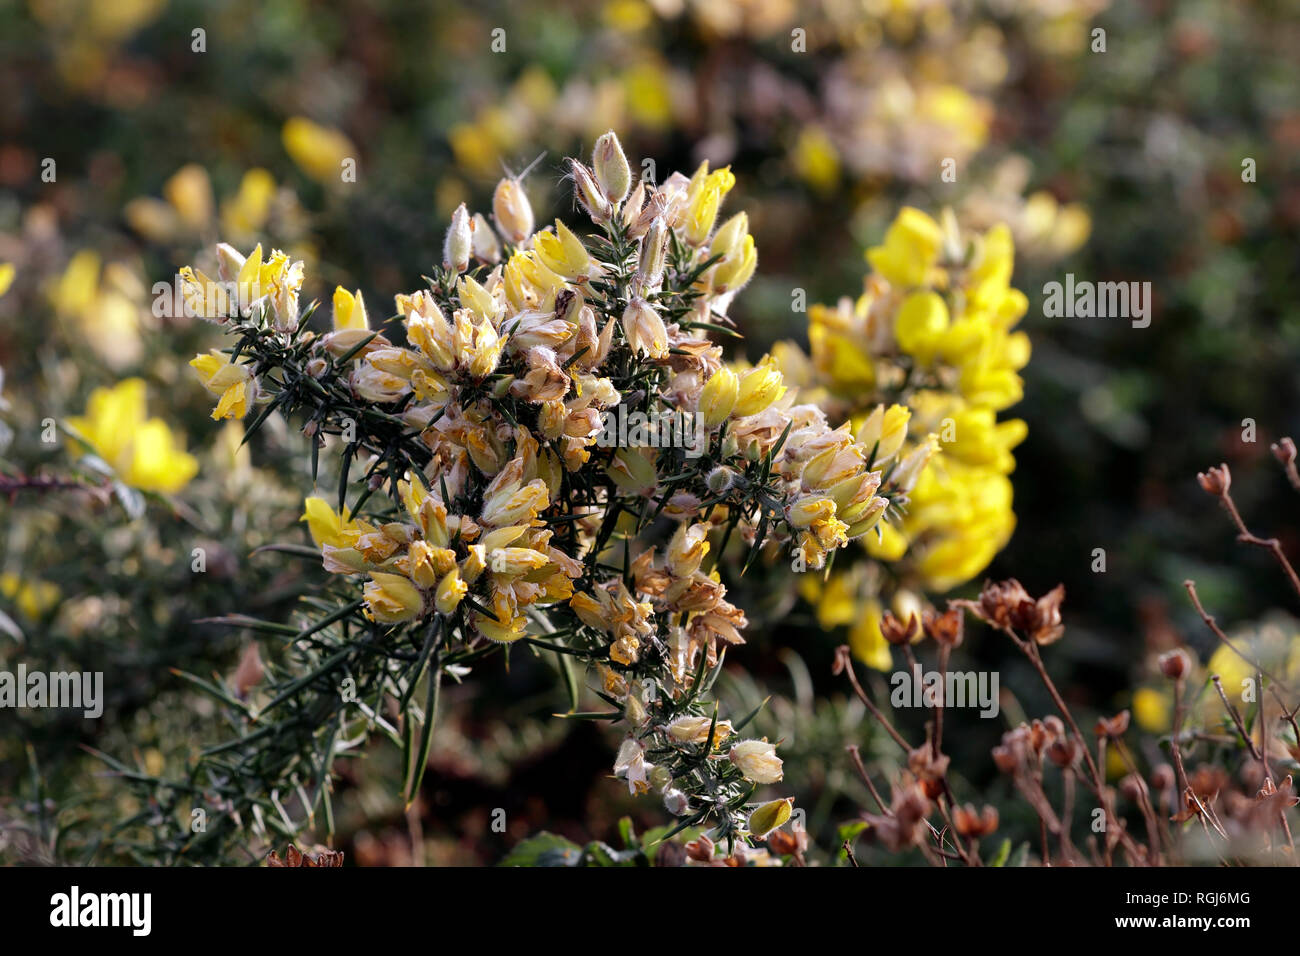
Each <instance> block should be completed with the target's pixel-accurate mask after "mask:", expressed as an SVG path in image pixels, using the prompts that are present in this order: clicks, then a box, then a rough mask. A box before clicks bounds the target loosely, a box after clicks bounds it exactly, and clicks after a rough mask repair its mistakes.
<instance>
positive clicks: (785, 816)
mask: <svg viewBox="0 0 1300 956" xmlns="http://www.w3.org/2000/svg"><path fill="white" fill-rule="evenodd" d="M793 806H794V797H786V798H785V799H783V800H773V801H772V802H771V803H765V804H763V805H762V806H761V807H759V808H758V809H756V810H755V811H754V812H753V813H751V814H750V815H749V832H750V835H751V836H755V837H764V836H767V835H768V834H769V833H771V832H772V831H773V830H776V829H778V828H780V827H783V826H785V824H786V823H788V822H789V820H790V815H791V813H792V812H793V810H792V808H793Z"/></svg>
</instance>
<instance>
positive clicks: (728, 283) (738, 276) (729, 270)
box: [709, 236, 758, 294]
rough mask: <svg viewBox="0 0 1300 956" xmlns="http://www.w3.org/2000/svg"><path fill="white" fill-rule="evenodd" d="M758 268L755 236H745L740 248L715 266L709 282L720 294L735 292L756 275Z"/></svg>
mask: <svg viewBox="0 0 1300 956" xmlns="http://www.w3.org/2000/svg"><path fill="white" fill-rule="evenodd" d="M757 268H758V252H757V250H756V249H755V248H754V237H753V236H745V237H744V239H742V240H741V242H740V248H739V249H737V250H736V251H735V252H733V253H732V254H731V255H729V256H727V258H726V259H724V260H722V261H721V262H719V263H718V264H717V265H716V266H714V267H713V274H712V276H710V279H709V282H710V285H711V286H712V287H713V291H714V292H716V293H718V294H721V293H723V292H734V291H735V290H737V289H740V288H742V287H743V286H744V285H745V284H746V283H747V282H749V280H750V279H752V278H753V277H754V271H755V270H756V269H757Z"/></svg>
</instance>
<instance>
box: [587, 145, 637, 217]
mask: <svg viewBox="0 0 1300 956" xmlns="http://www.w3.org/2000/svg"><path fill="white" fill-rule="evenodd" d="M591 168H592V169H593V170H594V171H595V173H596V181H597V182H598V183H600V188H601V190H602V191H603V192H604V193H605V198H606V199H608V200H609V201H610V202H611V203H613V204H614V205H618V204H619V203H621V202H622V201H623V200H624V199H626V198H627V194H628V190H629V189H631V188H632V169H631V167H630V166H628V164H627V156H626V155H625V154H624V152H623V144H622V143H620V142H619V141H618V136H617V135H616V134H615V133H614V131H613V130H610V131H609V132H608V133H606V134H604V135H603V136H601V137H599V138H598V139H597V140H596V146H595V148H594V149H593V150H592V151H591Z"/></svg>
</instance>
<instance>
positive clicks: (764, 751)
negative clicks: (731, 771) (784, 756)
mask: <svg viewBox="0 0 1300 956" xmlns="http://www.w3.org/2000/svg"><path fill="white" fill-rule="evenodd" d="M728 757H729V758H730V760H731V762H732V763H733V764H735V765H736V766H737V767H738V768H739V769H740V772H741V774H742V775H744V777H745V779H746V780H749V781H751V782H752V783H777V782H778V781H780V779H781V777H782V771H781V758H780V757H778V756H777V755H776V745H775V744H769V743H768V742H767V741H766V740H742V741H741V742H740V743H738V744H736V745H735V746H734V747H732V748H731V752H730V753H729V754H728Z"/></svg>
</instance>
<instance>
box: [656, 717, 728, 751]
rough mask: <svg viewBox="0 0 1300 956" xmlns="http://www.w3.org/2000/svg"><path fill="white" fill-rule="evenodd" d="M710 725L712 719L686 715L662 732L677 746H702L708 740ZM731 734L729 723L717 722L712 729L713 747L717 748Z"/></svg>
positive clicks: (725, 721) (724, 721)
mask: <svg viewBox="0 0 1300 956" xmlns="http://www.w3.org/2000/svg"><path fill="white" fill-rule="evenodd" d="M712 724H713V718H712V717H698V716H695V715H693V714H686V715H683V716H681V717H678V718H677V719H676V720H674V721H673V722H672V723H670V724H668V725H667V726H666V727H664V730H665V732H666V733H667V734H668V736H669V737H670V738H671V739H672V740H675V741H676V742H677V743H679V744H702V743H704V742H705V741H706V740H708V737H709V727H710V726H711V725H712ZM733 733H734V731H733V730H732V728H731V721H729V720H720V721H718V725H717V726H716V727H714V728H713V746H714V747H717V746H718V744H719V743H720V742H721V741H723V740H726V739H727V738H728V737H730V736H731V735H732V734H733Z"/></svg>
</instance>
